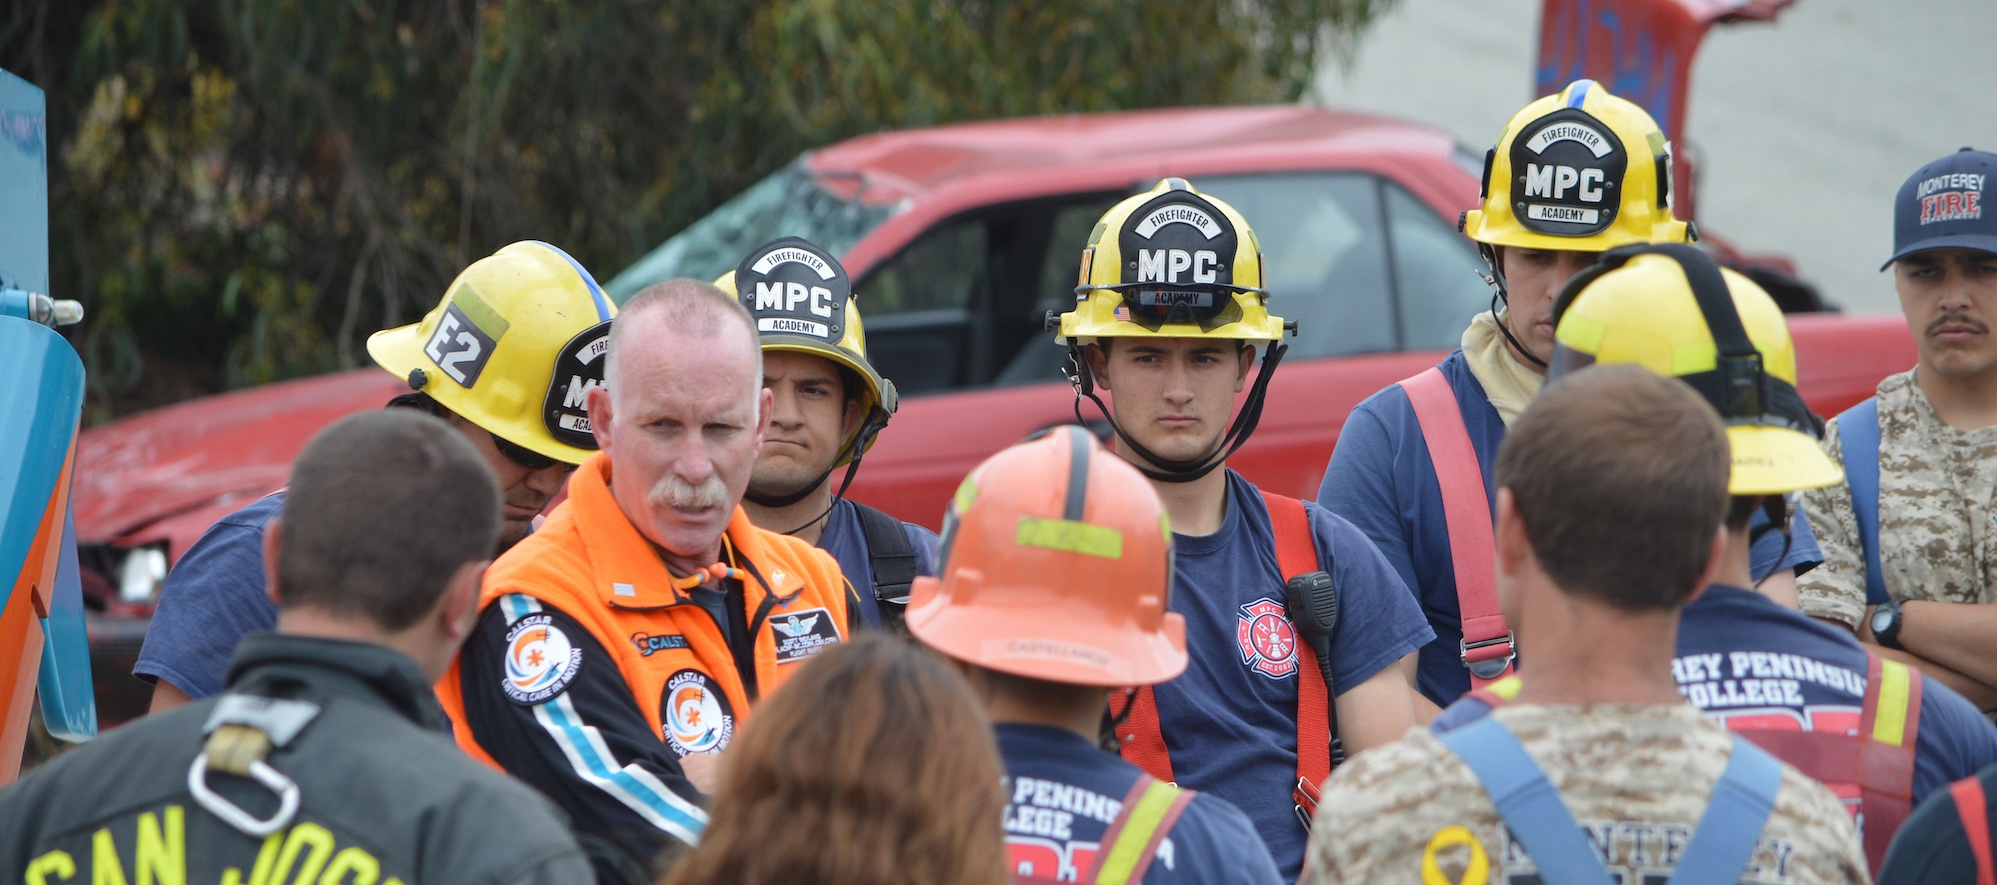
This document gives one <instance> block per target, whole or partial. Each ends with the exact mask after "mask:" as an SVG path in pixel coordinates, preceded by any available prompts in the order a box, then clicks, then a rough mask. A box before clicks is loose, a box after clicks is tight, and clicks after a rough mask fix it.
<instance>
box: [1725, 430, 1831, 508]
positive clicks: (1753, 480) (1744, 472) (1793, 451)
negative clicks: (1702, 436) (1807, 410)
mask: <svg viewBox="0 0 1997 885" xmlns="http://www.w3.org/2000/svg"><path fill="white" fill-rule="evenodd" d="M1727 443H1728V444H1729V445H1731V446H1732V447H1733V473H1732V474H1731V476H1730V477H1729V479H1728V481H1727V491H1728V493H1730V494H1734V495H1779V494H1782V493H1784V492H1800V491H1803V490H1805V489H1819V488H1823V487H1825V486H1831V485H1836V484H1838V483H1840V482H1843V481H1844V471H1843V470H1840V469H1838V466H1837V464H1836V463H1834V462H1832V461H1831V458H1830V456H1829V455H1826V454H1824V450H1823V448H1822V447H1821V446H1819V445H1818V444H1817V441H1816V440H1814V439H1811V438H1810V437H1809V436H1808V435H1806V434H1802V433H1797V432H1796V431H1794V430H1790V429H1788V428H1786V427H1762V426H1758V425H1737V426H1734V427H1729V428H1727Z"/></svg>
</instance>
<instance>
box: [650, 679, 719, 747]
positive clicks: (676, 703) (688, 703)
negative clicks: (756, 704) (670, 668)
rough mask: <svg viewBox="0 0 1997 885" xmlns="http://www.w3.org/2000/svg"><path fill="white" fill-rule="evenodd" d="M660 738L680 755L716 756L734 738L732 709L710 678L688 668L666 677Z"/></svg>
mask: <svg viewBox="0 0 1997 885" xmlns="http://www.w3.org/2000/svg"><path fill="white" fill-rule="evenodd" d="M659 718H660V720H662V721H661V722H660V723H659V726H660V727H659V732H660V737H663V738H665V739H666V744H667V745H668V746H670V747H672V748H673V752H675V753H678V754H680V755H681V756H690V755H692V754H694V753H719V752H721V751H722V750H724V749H727V747H728V741H729V739H731V738H733V737H734V736H735V710H734V707H733V706H732V705H730V704H729V703H728V695H727V694H726V693H724V692H723V691H722V690H721V686H720V685H719V684H717V683H716V682H715V681H714V679H713V677H710V676H708V675H707V674H706V673H702V672H700V671H699V670H695V669H693V668H691V667H689V668H687V669H685V670H681V671H679V672H677V673H674V674H673V675H671V676H669V677H667V678H666V690H665V693H664V696H662V697H660V698H659Z"/></svg>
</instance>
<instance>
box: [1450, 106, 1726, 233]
mask: <svg viewBox="0 0 1997 885" xmlns="http://www.w3.org/2000/svg"><path fill="white" fill-rule="evenodd" d="M1670 169H1671V145H1670V143H1669V142H1668V141H1666V140H1665V138H1664V133H1663V131H1662V130H1660V129H1659V128H1658V126H1657V123H1656V121H1654V120H1652V119H1651V117H1650V115H1649V114H1648V113H1645V112H1644V110H1643V109H1642V108H1640V107H1637V106H1636V105H1635V104H1632V103H1630V102H1628V101H1625V100H1623V99H1621V98H1617V97H1616V96H1614V95H1611V94H1609V91H1608V90H1606V89H1603V88H1602V87H1601V86H1600V85H1599V84H1597V83H1595V82H1594V81H1593V80H1576V81H1574V82H1573V83H1572V84H1569V85H1568V87H1567V88H1566V89H1564V90H1561V92H1560V94H1558V95H1550V96H1547V97H1545V98H1541V99H1539V100H1538V101H1535V102H1533V103H1532V104H1529V105H1526V107H1525V109H1524V110H1521V111H1519V112H1518V114H1516V115H1514V116H1513V117H1512V119H1511V122H1510V123H1508V124H1506V126H1505V131H1504V134H1503V135H1502V136H1500V137H1499V139H1498V144H1497V146H1496V147H1493V148H1492V149H1491V150H1490V152H1489V153H1487V154H1486V155H1485V157H1484V188H1483V200H1482V203H1481V204H1480V205H1479V206H1478V208H1476V209H1472V210H1470V211H1469V212H1466V213H1464V215H1463V222H1462V228H1463V232H1464V234H1466V235H1468V236H1469V237H1470V239H1472V240H1476V241H1477V242H1479V243H1484V244H1486V245H1490V246H1514V247H1519V248H1525V249H1557V250H1567V251H1578V252H1600V251H1604V250H1607V249H1611V248H1614V247H1616V246H1624V245H1630V244H1635V243H1683V242H1689V241H1690V240H1691V239H1692V238H1693V233H1692V229H1691V226H1690V225H1689V224H1687V223H1686V222H1683V221H1679V220H1678V219H1676V218H1675V217H1673V216H1672V214H1671V178H1670V175H1671V173H1670Z"/></svg>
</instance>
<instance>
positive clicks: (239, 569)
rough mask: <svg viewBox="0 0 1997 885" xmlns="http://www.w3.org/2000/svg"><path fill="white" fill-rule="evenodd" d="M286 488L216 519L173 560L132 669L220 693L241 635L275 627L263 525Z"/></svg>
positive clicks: (206, 693) (193, 694) (190, 689)
mask: <svg viewBox="0 0 1997 885" xmlns="http://www.w3.org/2000/svg"><path fill="white" fill-rule="evenodd" d="M283 506H284V492H281V491H280V492H276V493H274V494H270V495H265V496H264V497H262V498H259V499H257V500H256V502H255V503H253V504H251V505H250V506H248V507H245V508H243V509H241V510H238V511H236V512H234V513H231V514H229V515H228V516H225V517H222V518H221V519H219V520H216V522H215V524H214V525H212V526H209V527H208V531H207V532H206V533H204V534H203V535H202V536H201V540H199V541H196V542H194V546H192V547H189V548H188V549H187V553H186V555H184V556H182V557H180V561H179V562H178V563H175V564H174V567H173V571H171V572H168V573H167V576H166V585H165V586H164V587H161V588H160V596H159V605H158V606H157V607H156V608H154V609H153V619H152V624H151V626H148V627H147V628H146V643H145V645H144V646H143V647H141V648H140V649H139V660H138V662H137V663H135V664H133V665H132V675H134V676H137V677H139V678H140V679H144V680H146V681H147V682H152V681H154V680H158V679H164V680H166V681H167V682H170V683H172V684H173V686H174V687H175V688H178V689H180V690H181V691H183V692H186V693H187V696H188V697H190V698H193V699H195V700H197V701H198V700H201V699H202V698H206V697H211V696H213V695H217V694H221V692H222V688H223V687H224V685H225V684H226V683H227V681H228V675H229V658H230V657H231V656H232V655H234V654H235V653H236V643H238V642H241V641H242V639H243V637H244V636H248V635H249V634H251V633H258V632H262V631H266V630H275V629H277V605H276V603H273V602H271V601H270V595H269V593H268V592H267V591H266V587H265V584H264V567H263V532H264V526H265V525H268V524H269V523H270V521H271V519H273V518H275V517H276V516H277V515H278V510H279V509H280V508H281V507H283Z"/></svg>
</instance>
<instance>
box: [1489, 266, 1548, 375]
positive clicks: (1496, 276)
mask: <svg viewBox="0 0 1997 885" xmlns="http://www.w3.org/2000/svg"><path fill="white" fill-rule="evenodd" d="M1477 251H1478V252H1481V253H1483V255H1484V263H1485V264H1488V265H1490V266H1491V272H1490V273H1487V274H1484V282H1486V283H1489V284H1490V286H1491V319H1492V320H1494V321H1496V322H1497V324H1498V332H1499V333H1500V334H1502V335H1504V336H1505V340H1506V341H1508V342H1510V343H1511V345H1512V349H1513V350H1516V351H1518V354H1519V356H1522V357H1525V358H1526V361H1527V362H1530V363H1532V364H1533V365H1535V366H1538V367H1540V368H1542V369H1544V368H1547V365H1546V361H1545V360H1542V359H1540V358H1539V357H1536V356H1533V355H1532V351H1530V350H1527V349H1525V345H1524V344H1521V343H1519V339H1518V338H1517V337H1515V336H1513V335H1512V328H1511V324H1509V323H1506V322H1505V318H1504V317H1501V316H1498V302H1499V301H1503V302H1504V303H1505V305H1506V306H1507V307H1509V306H1511V303H1512V302H1511V299H1510V298H1507V297H1506V290H1507V288H1508V287H1507V286H1506V284H1505V271H1504V269H1503V268H1501V267H1499V266H1498V250H1497V247H1495V246H1492V245H1491V244H1489V243H1478V244H1477Z"/></svg>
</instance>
